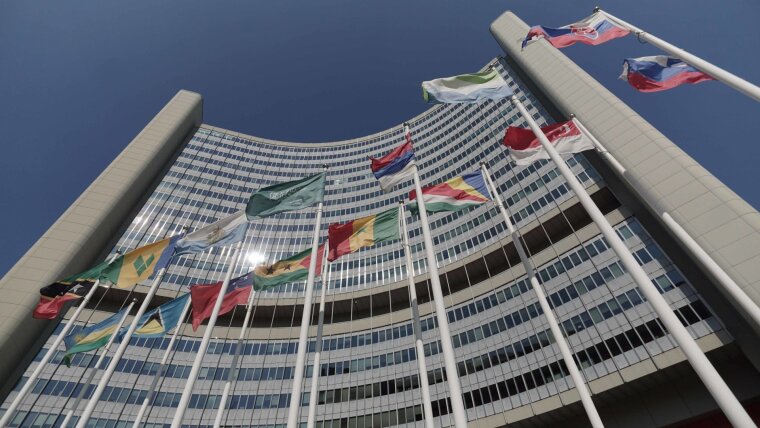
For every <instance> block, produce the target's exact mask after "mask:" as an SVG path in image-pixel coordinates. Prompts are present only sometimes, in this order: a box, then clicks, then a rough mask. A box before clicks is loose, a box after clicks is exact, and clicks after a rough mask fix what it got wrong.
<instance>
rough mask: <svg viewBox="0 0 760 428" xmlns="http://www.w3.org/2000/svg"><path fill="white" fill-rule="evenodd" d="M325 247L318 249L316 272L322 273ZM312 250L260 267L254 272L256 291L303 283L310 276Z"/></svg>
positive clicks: (321, 246)
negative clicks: (296, 282) (298, 282)
mask: <svg viewBox="0 0 760 428" xmlns="http://www.w3.org/2000/svg"><path fill="white" fill-rule="evenodd" d="M323 254H324V245H320V247H319V248H318V249H317V268H316V272H317V273H319V272H321V271H322V262H323V260H322V258H323ZM310 263H311V248H309V249H308V250H306V251H301V252H300V253H298V254H295V255H293V256H290V257H288V258H287V259H284V260H280V261H278V262H277V263H274V264H271V265H268V266H259V267H257V268H256V269H254V270H253V287H254V290H257V291H259V290H265V289H269V288H272V287H276V286H278V285H282V284H287V283H288V282H295V281H302V280H304V279H306V277H307V276H308V275H309V264H310Z"/></svg>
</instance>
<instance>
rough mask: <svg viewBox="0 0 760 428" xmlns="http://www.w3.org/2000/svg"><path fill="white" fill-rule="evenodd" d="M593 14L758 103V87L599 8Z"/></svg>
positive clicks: (759, 95)
mask: <svg viewBox="0 0 760 428" xmlns="http://www.w3.org/2000/svg"><path fill="white" fill-rule="evenodd" d="M594 12H601V13H603V14H604V15H605V16H606V17H608V18H609V19H610V20H612V21H613V22H615V23H616V24H618V25H620V26H621V27H624V28H626V29H627V30H629V31H630V32H632V33H634V34H635V35H636V37H638V39H639V41H642V42H646V43H649V44H651V45H652V46H655V47H657V48H660V49H662V50H663V51H665V52H666V53H668V54H670V55H672V56H674V57H676V58H679V59H682V60H684V61H685V62H687V63H688V64H689V65H692V66H694V67H696V68H698V69H699V70H700V71H703V72H705V73H707V74H709V75H710V76H711V77H713V78H715V79H716V80H719V81H721V82H723V83H725V84H726V85H728V86H730V87H732V88H734V89H736V90H737V91H739V92H741V93H743V94H744V95H746V96H748V97H750V98H752V99H754V100H755V101H760V87H758V86H757V85H754V84H752V83H750V82H748V81H746V80H744V79H742V78H741V77H739V76H737V75H735V74H733V73H730V72H728V71H726V70H724V69H722V68H720V67H718V66H717V65H715V64H712V63H710V62H707V61H705V60H703V59H702V58H700V57H698V56H696V55H693V54H691V53H689V52H686V51H685V50H683V49H681V48H679V47H677V46H674V45H672V44H670V43H668V42H666V41H665V40H662V39H660V38H659V37H656V36H654V35H652V34H649V33H647V32H646V31H644V30H642V29H640V28H638V27H636V26H633V25H631V24H629V23H627V22H626V21H623V20H622V19H620V18H618V17H616V16H613V15H610V14H609V13H607V12H606V11H603V10H602V9H601V8H600V7H596V8H594Z"/></svg>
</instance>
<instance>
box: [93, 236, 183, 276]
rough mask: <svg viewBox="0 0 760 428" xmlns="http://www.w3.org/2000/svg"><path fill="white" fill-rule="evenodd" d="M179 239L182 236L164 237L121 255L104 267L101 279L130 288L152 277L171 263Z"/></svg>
mask: <svg viewBox="0 0 760 428" xmlns="http://www.w3.org/2000/svg"><path fill="white" fill-rule="evenodd" d="M179 239H180V236H173V237H171V238H166V239H162V240H160V241H156V242H154V243H152V244H148V245H146V246H144V247H140V248H137V249H135V250H132V251H130V252H128V253H127V254H124V255H123V256H120V257H119V258H117V259H116V260H114V261H113V263H111V264H110V265H108V267H106V268H105V269H103V271H102V272H101V274H100V279H101V281H108V282H110V283H112V284H113V285H114V286H115V287H116V288H128V287H131V286H133V285H135V284H137V283H138V282H141V281H145V280H146V279H149V278H151V277H152V276H153V274H155V273H157V272H158V271H159V270H161V269H162V268H164V267H166V265H167V264H168V263H169V260H171V258H172V256H173V255H174V245H175V244H176V243H177V241H178V240H179Z"/></svg>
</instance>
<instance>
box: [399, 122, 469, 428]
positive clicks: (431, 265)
mask: <svg viewBox="0 0 760 428" xmlns="http://www.w3.org/2000/svg"><path fill="white" fill-rule="evenodd" d="M406 127H407V130H408V125H407V126H406ZM407 132H408V131H407ZM414 189H415V190H416V193H417V206H418V207H419V211H420V224H421V227H422V239H423V241H424V242H425V258H426V261H427V268H428V274H429V275H430V288H431V289H432V291H433V302H434V303H435V317H436V319H437V320H438V330H439V332H440V334H441V350H442V351H443V362H444V367H445V369H446V377H447V378H448V385H449V395H450V396H451V397H450V398H451V408H452V413H453V415H454V426H455V427H456V428H466V427H467V413H465V409H464V402H463V401H462V387H461V386H460V384H459V373H458V372H457V360H456V357H455V356H454V345H453V344H452V342H451V332H450V331H449V320H448V317H447V316H446V306H445V305H444V303H443V291H441V278H440V277H439V276H438V265H437V264H436V259H435V252H434V247H433V238H432V237H431V234H430V223H428V216H427V211H426V210H425V199H424V198H423V197H422V185H421V184H420V174H419V172H418V171H417V165H415V166H414ZM423 356H424V354H423Z"/></svg>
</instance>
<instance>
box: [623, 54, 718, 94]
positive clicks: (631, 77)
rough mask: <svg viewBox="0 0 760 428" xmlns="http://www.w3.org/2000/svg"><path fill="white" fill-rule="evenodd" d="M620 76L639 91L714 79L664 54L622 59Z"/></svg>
mask: <svg viewBox="0 0 760 428" xmlns="http://www.w3.org/2000/svg"><path fill="white" fill-rule="evenodd" d="M620 78H621V79H623V80H627V81H628V83H629V84H630V85H631V86H633V87H634V88H636V90H637V91H640V92H658V91H664V90H666V89H671V88H675V87H676V86H679V85H682V84H684V83H699V82H704V81H705V80H715V79H713V78H712V77H710V76H709V75H707V74H705V73H703V72H701V71H699V70H697V69H696V68H694V67H692V66H691V65H689V64H687V63H685V62H683V61H682V60H680V59H678V58H673V57H669V56H665V55H655V56H643V57H641V58H628V59H626V60H624V61H623V74H621V75H620Z"/></svg>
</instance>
